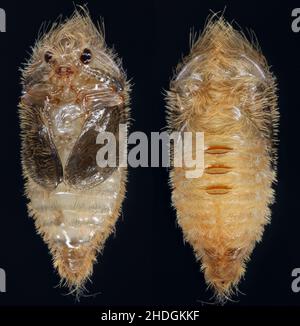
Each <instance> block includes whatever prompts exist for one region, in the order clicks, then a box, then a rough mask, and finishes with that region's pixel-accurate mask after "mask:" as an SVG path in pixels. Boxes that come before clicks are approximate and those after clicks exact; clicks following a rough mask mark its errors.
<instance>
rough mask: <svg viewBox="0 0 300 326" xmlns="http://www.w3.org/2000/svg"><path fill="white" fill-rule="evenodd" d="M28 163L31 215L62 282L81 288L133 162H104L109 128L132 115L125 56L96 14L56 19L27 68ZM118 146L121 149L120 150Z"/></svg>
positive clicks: (24, 131) (24, 133) (23, 107)
mask: <svg viewBox="0 0 300 326" xmlns="http://www.w3.org/2000/svg"><path fill="white" fill-rule="evenodd" d="M22 85H23V95H22V97H21V101H20V105H19V115H20V124H21V140H22V152H21V158H22V168H23V175H24V179H25V193H26V196H27V198H28V199H29V204H28V211H29V215H30V216H32V217H33V218H34V220H35V226H36V229H37V232H38V233H39V234H40V235H41V236H42V237H43V239H44V241H45V242H46V243H47V245H48V247H49V250H50V252H51V254H52V256H53V264H54V267H55V268H56V269H57V271H58V273H59V275H60V277H61V280H62V281H64V282H65V283H66V284H67V285H68V286H69V288H70V289H74V290H76V291H77V292H78V291H80V290H82V289H83V288H84V284H85V282H86V280H87V279H88V278H89V276H90V275H91V274H92V269H93V263H94V262H95V260H96V254H97V252H99V251H101V250H102V249H103V246H104V243H105V240H106V239H107V237H108V236H109V235H110V233H111V232H112V231H113V230H114V226H115V223H116V220H117V218H118V216H119V214H120V209H121V204H122V201H123V199H124V195H125V184H126V176H127V171H126V168H125V167H120V166H119V165H117V166H116V167H109V166H108V167H99V166H98V164H97V162H96V156H97V152H98V150H99V149H100V148H102V146H103V145H104V144H97V142H96V138H97V136H98V134H99V133H101V132H110V133H112V134H113V135H115V136H116V138H118V131H119V126H120V124H124V125H127V124H128V118H129V108H128V105H129V88H130V85H129V83H128V81H127V80H126V75H125V72H124V71H123V69H122V67H121V61H120V60H119V59H118V57H117V56H116V54H115V53H114V52H113V51H112V50H111V49H109V48H108V47H107V46H106V43H105V40H104V36H103V33H102V31H101V29H100V28H97V27H96V26H95V25H94V24H93V22H92V20H91V18H90V17H89V15H88V13H87V12H86V11H85V10H83V11H82V12H81V11H80V12H79V11H77V10H76V11H75V13H74V14H73V16H72V17H71V18H69V19H66V20H65V21H63V22H61V23H58V24H55V25H53V27H52V28H51V29H50V31H49V32H47V33H46V34H44V35H43V36H42V37H41V38H40V39H39V40H38V41H37V43H36V45H35V47H34V48H33V52H32V55H31V58H30V60H29V62H28V63H27V64H26V65H25V68H24V69H23V72H22ZM117 152H118V151H117Z"/></svg>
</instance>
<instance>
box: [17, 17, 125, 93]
mask: <svg viewBox="0 0 300 326" xmlns="http://www.w3.org/2000/svg"><path fill="white" fill-rule="evenodd" d="M103 76H104V77H103ZM105 76H110V77H111V78H114V79H120V77H121V76H122V71H121V69H120V67H119V61H118V59H117V58H116V57H115V56H114V54H113V53H112V51H111V50H109V49H108V48H107V47H106V44H105V41H104V37H103V33H102V31H101V30H100V29H99V28H97V27H96V26H95V25H94V24H93V22H92V20H91V18H90V17H89V15H88V13H87V12H86V11H82V12H79V11H75V13H74V14H73V16H72V17H71V18H69V19H66V20H65V21H64V22H62V23H55V24H54V25H53V26H52V28H51V29H50V30H49V31H48V32H47V33H45V34H44V35H43V36H42V37H41V38H40V39H39V40H38V41H37V43H36V46H35V47H34V48H33V53H32V56H31V58H30V60H29V62H28V63H27V65H26V66H25V69H24V70H23V84H24V87H25V89H28V88H30V87H32V86H33V85H35V84H54V85H57V84H58V85H62V84H71V83H72V82H73V81H74V80H75V79H78V78H85V79H90V80H93V79H94V80H95V81H96V80H101V78H102V80H103V81H105Z"/></svg>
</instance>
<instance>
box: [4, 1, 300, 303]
mask: <svg viewBox="0 0 300 326" xmlns="http://www.w3.org/2000/svg"><path fill="white" fill-rule="evenodd" d="M75 3H80V4H82V3H87V5H88V8H89V10H90V12H91V15H92V18H93V20H94V21H96V20H97V19H99V17H102V18H103V19H104V22H105V30H106V41H107V43H108V45H109V46H114V47H115V49H116V51H117V53H119V55H120V56H121V57H122V59H123V65H124V68H125V70H126V71H127V73H128V77H129V78H131V79H132V81H133V84H134V87H133V92H132V106H131V107H132V118H133V125H132V128H131V131H134V130H140V131H144V132H146V133H147V134H150V132H151V131H160V130H162V129H163V128H164V127H165V125H166V121H165V108H164V96H163V89H167V88H168V84H169V81H170V78H171V76H172V74H173V69H174V67H175V66H176V64H177V63H178V61H179V60H180V59H181V58H182V56H183V55H186V54H187V53H188V52H189V33H190V30H191V29H192V28H194V30H195V31H200V30H201V29H202V28H203V26H204V24H205V21H206V18H207V16H208V15H209V14H210V13H211V10H212V11H214V12H218V11H223V9H224V7H225V6H226V10H225V18H226V19H227V20H229V21H232V20H234V21H235V22H236V24H235V27H238V26H241V27H242V28H243V30H247V29H252V30H254V31H255V34H256V36H257V38H258V40H259V44H260V46H261V48H262V51H263V53H264V55H265V56H266V58H267V60H268V62H269V64H270V65H271V66H272V70H273V72H274V73H275V75H276V76H277V78H278V82H279V104H280V112H281V123H280V150H279V157H280V160H279V182H278V185H277V186H276V192H277V196H276V198H277V201H276V204H274V206H273V208H272V212H273V214H272V223H271V225H268V226H267V228H266V230H265V233H264V237H263V241H262V243H260V244H258V245H257V247H256V248H255V250H254V252H253V254H252V258H251V261H250V262H249V263H248V266H247V273H246V276H245V279H244V280H243V281H242V282H241V283H240V287H239V288H240V290H241V292H243V293H245V294H246V295H239V297H237V298H235V299H237V302H234V303H231V302H229V303H228V305H234V306H237V305H297V304H298V303H299V302H300V293H298V294H297V293H293V292H292V290H291V282H292V277H291V271H292V270H293V269H294V268H296V267H300V238H299V228H300V218H299V197H298V196H299V187H300V182H299V181H300V180H299V171H300V168H299V155H298V154H299V136H298V131H299V121H300V120H299V118H300V113H299V111H300V107H299V105H300V100H299V93H300V85H299V79H298V76H299V73H300V49H299V43H300V33H298V34H297V33H294V32H293V31H292V29H291V22H292V17H291V11H292V9H293V8H296V7H300V2H298V3H297V2H296V1H295V2H293V1H281V2H275V1H272V2H271V1H253V0H251V1H231V2H228V1H217V0H214V1H208V0H206V1H199V0H198V1H189V0H185V1H180V2H179V1H178V2H176V1H140V2H133V1H116V0H114V1H84V2H80V1H75ZM0 7H1V8H4V9H5V10H6V16H7V32H6V33H0V46H1V51H0V94H1V96H0V133H1V138H0V141H1V142H0V144H1V159H0V167H1V169H0V173H1V182H0V192H1V197H0V199H1V203H0V215H1V216H0V267H1V268H3V269H5V271H6V275H7V292H6V293H0V305H100V306H102V305H105V306H115V305H118V306H120V305H121V306H131V305H134V306H137V305H140V306H143V305H161V306H163V305H164V306H167V305H172V306H179V307H185V306H194V307H197V306H198V307H200V308H201V307H202V305H201V301H209V299H210V297H211V292H210V291H209V290H206V285H205V283H204V279H203V275H202V273H201V272H200V267H199V265H198V263H196V261H195V259H194V255H193V253H192V249H191V248H190V247H189V245H188V244H184V242H183V237H182V233H181V230H180V229H179V227H178V226H177V224H176V216H175V212H174V210H173V209H172V207H171V204H170V190H169V186H168V171H167V170H166V169H165V168H137V169H132V168H130V169H129V183H128V187H127V199H126V200H125V201H124V205H123V214H122V217H121V218H120V219H119V222H118V223H117V228H116V233H115V235H113V236H111V237H110V238H109V240H108V241H107V244H106V246H105V250H104V254H103V255H102V256H101V255H99V257H98V261H99V263H98V264H97V265H95V270H94V274H93V277H92V283H90V284H88V289H89V293H90V294H93V293H96V292H101V294H98V295H96V296H91V297H83V298H82V299H81V301H80V303H76V302H75V301H74V297H73V296H70V295H69V296H66V295H63V294H66V293H67V290H66V289H62V288H59V287H57V288H55V286H56V285H57V284H58V283H59V278H58V276H57V274H56V272H55V271H54V269H53V268H52V263H51V257H50V255H49V254H48V249H47V247H46V245H45V244H44V243H43V241H42V239H41V238H40V237H39V236H38V235H37V234H36V233H35V228H34V224H33V221H32V220H31V219H30V218H28V217H27V211H26V199H25V197H24V196H23V180H22V177H21V167H20V157H19V156H20V155H19V149H20V140H19V126H18V116H17V103H18V101H19V97H20V94H21V87H20V72H19V70H18V69H19V67H20V65H21V63H22V62H24V61H25V59H26V58H28V51H29V50H30V46H32V45H33V44H34V41H35V39H36V37H37V34H38V31H39V28H40V26H41V24H42V22H44V21H53V20H55V19H56V18H57V17H58V16H59V15H60V14H62V15H63V17H66V16H69V15H70V14H71V13H72V11H73V8H74V5H73V2H72V1H62V0H60V1H57V0H51V1H36V0H34V1H28V0H27V1H22V2H21V1H12V0H11V1H2V0H1V2H0ZM204 307H205V305H204Z"/></svg>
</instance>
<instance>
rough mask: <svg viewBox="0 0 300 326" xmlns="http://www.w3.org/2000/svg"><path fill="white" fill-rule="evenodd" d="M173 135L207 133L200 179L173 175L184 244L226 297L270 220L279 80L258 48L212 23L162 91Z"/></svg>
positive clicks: (219, 293) (222, 24)
mask: <svg viewBox="0 0 300 326" xmlns="http://www.w3.org/2000/svg"><path fill="white" fill-rule="evenodd" d="M167 108H168V124H169V129H170V132H172V131H182V128H183V126H184V130H183V131H191V132H198V131H201V132H204V142H205V151H204V164H205V170H204V174H203V175H202V176H201V177H200V178H196V179H187V178H186V176H185V170H186V168H185V167H184V166H183V167H182V168H180V167H173V168H172V171H171V174H170V183H171V187H172V202H173V205H174V207H175V209H176V211H177V220H178V223H179V225H180V226H181V228H182V230H183V234H184V237H185V239H186V240H187V241H188V242H189V243H190V244H191V246H192V247H193V249H194V252H195V255H196V257H197V259H199V260H200V261H201V266H202V270H203V271H204V275H205V279H206V282H207V283H208V284H209V285H210V286H211V287H212V288H213V289H214V291H215V293H216V296H217V299H219V300H221V301H223V300H224V299H226V298H229V297H230V295H231V294H232V292H233V290H234V289H235V288H236V286H237V284H238V282H239V280H240V278H241V277H242V276H243V275H244V272H245V266H246V262H247V260H248V259H249V256H250V254H251V252H252V250H253V248H254V246H255V243H256V242H258V241H260V239H261V237H262V233H263V230H264V226H265V225H266V224H267V223H268V222H269V219H270V215H271V211H270V208H269V206H270V204H272V203H273V201H274V190H273V188H272V184H273V183H274V182H275V181H276V168H275V167H276V160H277V157H276V140H277V137H276V135H277V129H278V119H279V113H278V108H277V96H276V81H275V77H274V76H273V74H272V73H271V72H270V70H269V67H268V65H267V62H266V60H265V58H264V56H263V55H262V53H261V51H260V50H259V49H258V48H257V46H255V45H252V44H251V43H250V42H249V41H248V40H247V39H246V38H245V36H244V35H243V34H242V33H240V32H238V31H236V30H234V29H233V27H232V26H231V25H230V24H229V23H227V22H226V21H225V20H224V19H223V18H222V17H221V18H219V19H216V18H212V19H211V20H210V21H209V23H208V24H207V26H206V28H205V30H204V32H203V33H202V35H201V36H200V37H199V39H198V40H197V41H196V42H195V43H194V44H193V46H192V49H191V52H190V54H189V55H188V56H187V57H186V58H184V60H183V63H182V64H180V65H179V67H178V69H177V72H176V75H175V77H174V78H173V80H172V81H171V85H170V90H169V91H168V93H167Z"/></svg>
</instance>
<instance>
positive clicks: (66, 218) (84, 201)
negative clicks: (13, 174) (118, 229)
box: [27, 168, 126, 286]
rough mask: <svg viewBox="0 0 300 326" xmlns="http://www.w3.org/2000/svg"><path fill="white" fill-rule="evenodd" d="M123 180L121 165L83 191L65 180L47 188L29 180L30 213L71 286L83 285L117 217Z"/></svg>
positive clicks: (124, 174)
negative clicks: (105, 178)
mask: <svg viewBox="0 0 300 326" xmlns="http://www.w3.org/2000/svg"><path fill="white" fill-rule="evenodd" d="M125 179H126V171H125V170H124V169H122V168H120V169H118V170H117V171H115V172H114V173H113V174H112V175H111V176H110V177H109V178H108V179H107V180H106V181H104V182H103V183H101V184H100V185H98V186H96V187H94V188H92V189H88V190H86V189H85V190H82V191H80V190H76V191H74V189H72V188H71V187H69V186H67V185H65V184H64V183H61V184H60V185H59V186H58V187H57V188H56V189H55V190H53V191H49V190H46V189H45V188H43V187H41V186H39V185H37V184H36V183H35V182H32V181H31V182H28V188H27V190H28V191H29V192H30V194H31V202H30V204H29V210H30V213H31V215H32V216H33V217H34V218H35V223H36V227H37V229H38V230H39V233H41V234H42V236H43V238H44V240H45V241H46V242H47V243H48V245H49V247H50V248H51V252H52V254H53V255H54V261H55V265H56V267H57V268H58V271H59V274H60V275H61V276H62V277H63V278H64V279H65V280H67V281H68V283H69V285H70V286H72V285H73V284H82V283H83V282H84V280H85V279H86V278H87V277H88V276H89V275H90V274H91V273H92V265H93V262H94V260H95V254H96V252H97V251H100V250H102V247H103V245H104V242H105V240H106V238H107V237H108V235H109V234H110V233H111V232H112V231H113V228H114V225H115V223H116V220H117V218H118V215H119V211H120V206H121V203H122V201H123V198H124V192H125V184H124V183H125Z"/></svg>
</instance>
